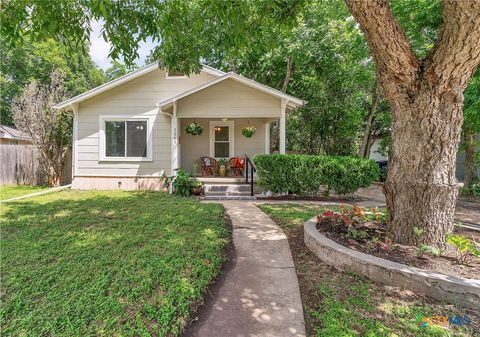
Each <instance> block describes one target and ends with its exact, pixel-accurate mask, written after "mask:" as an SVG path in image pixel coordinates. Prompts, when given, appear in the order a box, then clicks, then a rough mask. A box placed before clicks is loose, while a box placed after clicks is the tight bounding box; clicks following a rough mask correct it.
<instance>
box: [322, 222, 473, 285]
mask: <svg viewBox="0 0 480 337" xmlns="http://www.w3.org/2000/svg"><path fill="white" fill-rule="evenodd" d="M317 229H318V231H319V232H320V233H322V234H323V235H325V236H326V237H328V238H329V239H331V240H333V241H335V242H337V243H339V244H341V245H343V246H345V247H348V248H351V249H354V250H358V251H360V252H363V253H366V254H371V255H374V256H377V257H380V258H384V259H387V260H390V261H394V262H398V263H402V264H405V265H407V266H411V267H416V268H421V269H426V270H429V271H433V272H438V273H442V274H446V275H450V276H457V277H464V278H470V279H477V280H479V279H480V259H479V258H475V257H473V258H472V259H471V262H470V263H469V265H468V266H464V265H459V264H458V263H457V261H456V259H455V253H454V252H448V253H445V254H444V255H442V256H434V255H432V254H429V253H425V254H423V255H422V256H419V254H418V248H416V247H413V246H404V245H400V244H392V245H390V246H386V245H384V244H382V243H381V242H380V244H378V245H375V244H371V243H370V244H368V243H367V242H365V241H363V240H353V239H351V238H348V237H347V236H346V235H345V234H344V233H340V232H339V231H338V230H335V229H332V227H331V226H329V225H328V223H325V221H324V222H322V223H321V224H317ZM383 230H384V229H383ZM455 233H456V234H461V235H464V236H465V237H466V238H468V239H470V240H473V241H476V242H480V232H479V231H474V230H469V229H466V228H458V227H457V228H456V229H455Z"/></svg>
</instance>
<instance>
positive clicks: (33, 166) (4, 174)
mask: <svg viewBox="0 0 480 337" xmlns="http://www.w3.org/2000/svg"><path fill="white" fill-rule="evenodd" d="M40 160H41V158H40V153H39V150H38V149H37V148H36V147H35V146H33V145H3V144H2V145H1V146H0V184H1V185H6V184H17V185H42V184H44V183H45V175H44V173H43V171H42V168H41V165H40ZM71 182H72V151H71V149H70V148H69V149H68V150H67V154H66V157H65V163H64V165H63V170H62V175H61V178H60V183H61V184H62V185H66V184H70V183H71Z"/></svg>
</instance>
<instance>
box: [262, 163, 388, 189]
mask: <svg viewBox="0 0 480 337" xmlns="http://www.w3.org/2000/svg"><path fill="white" fill-rule="evenodd" d="M254 161H255V165H256V167H257V174H258V177H259V180H258V184H259V185H260V186H263V187H265V188H267V189H269V190H270V191H272V192H274V193H283V192H289V193H294V194H315V193H317V192H318V190H319V188H320V186H324V187H325V188H326V190H327V193H328V192H330V191H335V192H336V193H337V194H339V195H345V194H348V193H354V192H355V191H357V190H358V189H359V188H360V187H368V186H370V185H371V184H372V183H373V182H374V181H375V180H377V179H378V177H379V174H380V170H379V168H378V165H377V163H375V162H374V161H372V160H369V159H364V158H356V157H333V156H312V155H300V154H294V155H281V154H272V155H258V156H256V157H255V159H254Z"/></svg>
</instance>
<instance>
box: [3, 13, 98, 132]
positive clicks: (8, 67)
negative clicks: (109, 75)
mask: <svg viewBox="0 0 480 337" xmlns="http://www.w3.org/2000/svg"><path fill="white" fill-rule="evenodd" d="M2 25H3V22H2ZM0 56H1V57H0V119H1V123H2V124H8V125H12V124H13V119H12V109H11V105H12V102H13V100H14V99H15V98H17V97H19V96H20V95H21V94H22V92H23V90H24V88H25V87H26V86H27V85H28V84H29V83H30V82H31V81H36V82H38V83H40V84H49V83H50V80H51V79H50V76H51V74H52V72H53V71H54V70H56V71H59V72H61V73H62V74H63V75H64V81H65V90H66V95H67V96H75V95H78V94H80V93H82V92H85V91H87V90H89V89H91V88H93V87H96V86H98V85H100V84H102V83H103V82H104V81H105V76H104V74H103V71H102V70H100V69H98V68H97V67H96V66H95V64H94V63H93V61H92V59H91V57H90V55H89V54H88V53H82V52H79V51H78V50H74V51H71V50H69V48H67V47H65V45H63V44H62V43H59V42H57V41H54V40H52V39H46V40H44V41H35V42H32V41H29V40H28V39H25V38H22V39H20V40H19V43H17V45H16V46H15V47H14V48H12V47H11V46H8V45H7V44H6V38H5V36H3V35H2V36H1V37H0Z"/></svg>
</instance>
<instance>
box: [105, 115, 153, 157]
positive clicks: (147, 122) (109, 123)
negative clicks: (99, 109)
mask: <svg viewBox="0 0 480 337" xmlns="http://www.w3.org/2000/svg"><path fill="white" fill-rule="evenodd" d="M152 129H153V118H152V117H142V116H124V115H116V116H100V137H99V152H100V153H99V158H100V161H151V160H152V157H153V156H152Z"/></svg>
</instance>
